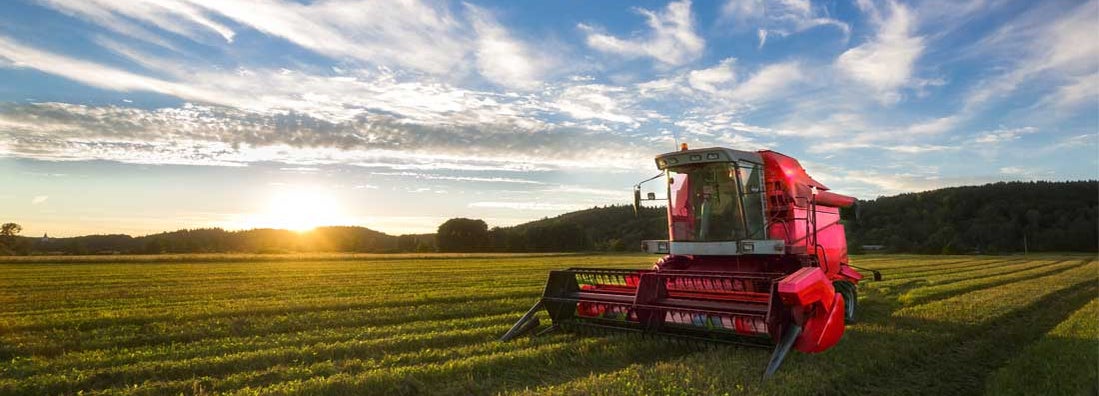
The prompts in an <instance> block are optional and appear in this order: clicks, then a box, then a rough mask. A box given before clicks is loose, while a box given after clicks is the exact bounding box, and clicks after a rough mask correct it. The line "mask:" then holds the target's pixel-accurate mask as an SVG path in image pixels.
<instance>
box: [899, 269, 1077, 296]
mask: <svg viewBox="0 0 1099 396" xmlns="http://www.w3.org/2000/svg"><path fill="white" fill-rule="evenodd" d="M1062 262H1063V261H1061V262H1057V263H1052V264H1050V265H1053V264H1060V263H1062ZM1087 263H1088V261H1087V260H1084V261H1081V262H1080V263H1078V264H1076V265H1069V266H1065V267H1063V268H1055V269H1052V270H1047V271H1035V272H1034V273H1033V274H1029V275H1026V276H1023V277H1019V278H1008V279H1000V280H994V281H989V282H986V283H978V284H974V285H970V286H966V287H958V288H952V289H949V290H944V291H941V292H934V293H931V294H923V295H919V296H916V297H911V298H907V299H905V301H904V302H905V305H908V306H911V305H917V304H921V303H926V302H930V301H936V300H945V299H948V298H951V297H956V296H960V295H963V294H966V293H971V292H975V291H979V290H985V289H991V288H994V287H997V286H1003V285H1006V284H1011V283H1017V282H1025V281H1028V280H1032V279H1037V278H1043V277H1047V276H1053V275H1057V274H1060V273H1062V272H1065V271H1071V270H1074V269H1077V268H1080V267H1082V266H1084V265H1087ZM1043 267H1047V266H1046V265H1043V266H1037V267H1032V268H1028V269H1027V270H1030V269H1037V268H1043ZM1017 272H1021V271H1010V272H1004V273H1002V274H993V275H988V276H981V277H976V278H970V279H965V280H960V281H956V282H949V283H936V284H934V285H931V286H939V285H950V284H952V283H958V282H963V281H969V280H979V279H985V278H992V277H995V276H1000V275H1009V274H1013V273H1017ZM905 294H907V292H906V293H905ZM905 294H902V296H904V295H905Z"/></svg>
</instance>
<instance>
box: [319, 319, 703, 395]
mask: <svg viewBox="0 0 1099 396" xmlns="http://www.w3.org/2000/svg"><path fill="white" fill-rule="evenodd" d="M571 336H572V337H573V338H574V339H573V341H575V342H578V344H580V345H578V346H576V347H573V348H559V349H555V350H552V351H546V352H542V353H538V354H536V355H531V354H522V353H520V354H517V355H516V356H504V355H501V358H499V359H492V360H485V361H481V362H478V363H476V364H473V365H470V366H468V367H466V368H464V369H462V370H460V372H444V371H431V370H429V371H426V372H424V373H421V374H416V375H408V376H405V377H401V378H389V379H386V380H384V382H385V383H381V384H371V385H370V388H371V390H373V391H377V390H379V389H383V390H384V391H383V393H386V394H400V395H419V394H433V395H435V394H461V395H490V394H500V393H507V392H511V391H518V390H522V389H531V388H537V387H543V386H554V385H559V384H564V383H568V382H571V381H575V380H578V379H581V378H586V377H589V376H593V375H596V376H597V375H599V374H601V373H610V372H615V371H619V370H622V369H625V368H626V367H629V366H630V365H635V364H642V365H647V364H656V363H659V362H662V361H667V360H673V359H677V358H680V357H682V356H685V355H688V354H691V353H695V352H697V351H698V350H697V349H691V348H684V347H682V346H681V345H678V344H676V343H674V342H669V341H656V342H653V341H652V340H649V339H643V338H642V337H639V336H636V335H633V334H613V335H607V336H600V337H591V336H584V335H571ZM513 342H515V341H513ZM539 344H541V341H532V342H531V343H530V344H528V345H527V346H534V347H536V346H537V345H539ZM523 349H525V348H522V349H518V351H520V352H521V351H522V350H523ZM455 378H459V380H456V379H455ZM422 384H447V387H446V388H442V389H440V388H438V387H434V388H426V387H424V386H420V385H422ZM361 385H362V384H360V385H355V386H354V388H358V387H359V386H361ZM354 388H353V389H347V390H351V391H352V393H354V392H355V391H362V390H364V389H354ZM342 390H343V389H326V390H325V391H326V392H327V391H337V392H339V391H342Z"/></svg>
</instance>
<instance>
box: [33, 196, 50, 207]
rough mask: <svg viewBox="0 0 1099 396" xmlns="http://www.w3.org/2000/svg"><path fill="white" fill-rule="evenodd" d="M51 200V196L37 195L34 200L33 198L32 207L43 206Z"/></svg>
mask: <svg viewBox="0 0 1099 396" xmlns="http://www.w3.org/2000/svg"><path fill="white" fill-rule="evenodd" d="M49 199H50V196H49V195H36V196H35V197H34V198H31V205H41V204H44V203H46V201H47V200H49Z"/></svg>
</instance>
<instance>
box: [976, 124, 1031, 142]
mask: <svg viewBox="0 0 1099 396" xmlns="http://www.w3.org/2000/svg"><path fill="white" fill-rule="evenodd" d="M1035 132H1038V128H1035V127H1022V128H1011V129H1006V128H1001V129H997V130H994V131H985V132H981V134H980V136H977V138H976V139H974V140H973V142H974V143H979V144H998V143H1007V142H1010V141H1013V140H1017V139H1019V137H1021V136H1023V135H1028V134H1032V133H1035Z"/></svg>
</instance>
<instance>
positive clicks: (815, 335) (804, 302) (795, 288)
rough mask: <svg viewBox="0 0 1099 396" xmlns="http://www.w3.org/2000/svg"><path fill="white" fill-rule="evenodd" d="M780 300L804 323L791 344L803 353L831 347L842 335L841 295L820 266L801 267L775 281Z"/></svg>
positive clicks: (801, 323) (796, 318)
mask: <svg viewBox="0 0 1099 396" xmlns="http://www.w3.org/2000/svg"><path fill="white" fill-rule="evenodd" d="M778 295H779V298H781V299H782V303H783V304H785V305H786V306H787V307H790V308H791V310H792V311H793V316H794V318H793V319H794V321H795V322H797V323H798V324H800V325H801V326H803V327H804V330H803V331H802V333H801V336H800V337H798V340H797V343H795V344H794V348H796V349H797V350H799V351H802V352H806V353H815V352H820V351H823V350H825V349H828V348H831V347H832V346H833V345H835V344H836V343H837V342H839V339H840V337H842V336H843V326H844V323H843V314H844V311H843V310H844V301H843V296H842V295H840V294H839V293H836V289H835V288H833V287H832V282H831V281H830V280H829V279H828V277H827V276H826V275H825V274H824V271H822V270H821V269H820V268H816V267H805V268H802V269H800V270H798V271H797V272H794V273H793V274H790V275H788V276H786V277H785V278H783V279H782V280H780V281H779V282H778Z"/></svg>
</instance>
